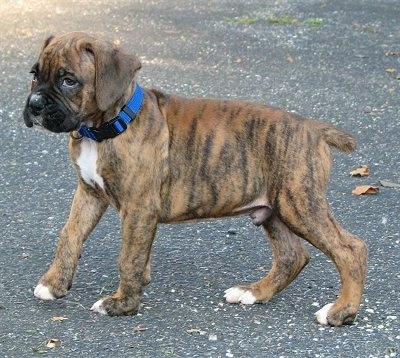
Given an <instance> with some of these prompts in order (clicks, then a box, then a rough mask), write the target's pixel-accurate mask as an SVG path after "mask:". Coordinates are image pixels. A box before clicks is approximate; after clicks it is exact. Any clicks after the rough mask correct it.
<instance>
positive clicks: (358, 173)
mask: <svg viewBox="0 0 400 358" xmlns="http://www.w3.org/2000/svg"><path fill="white" fill-rule="evenodd" d="M349 175H350V176H352V177H367V176H368V175H369V168H368V166H367V165H361V166H360V167H359V168H357V169H354V170H352V171H351V172H350V173H349Z"/></svg>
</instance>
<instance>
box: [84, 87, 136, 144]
mask: <svg viewBox="0 0 400 358" xmlns="http://www.w3.org/2000/svg"><path fill="white" fill-rule="evenodd" d="M143 97H144V95H143V90H142V89H141V88H140V86H139V85H138V84H136V88H135V92H134V93H133V95H132V97H131V99H130V100H129V101H128V103H127V104H126V105H125V106H123V107H122V109H121V111H120V112H119V113H118V115H117V116H116V117H115V118H113V119H111V120H110V121H108V122H106V123H104V124H102V125H101V126H100V127H87V126H85V125H84V124H83V125H82V126H81V127H80V128H79V130H78V133H79V134H80V135H81V136H82V137H87V138H90V139H92V140H94V141H96V142H101V141H102V140H104V139H109V138H114V137H116V136H117V135H118V134H121V133H122V132H124V131H125V130H126V128H127V127H128V124H129V123H130V122H132V121H133V120H134V119H135V117H136V115H137V113H138V112H139V111H140V108H141V107H142V104H143Z"/></svg>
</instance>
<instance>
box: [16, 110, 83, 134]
mask: <svg viewBox="0 0 400 358" xmlns="http://www.w3.org/2000/svg"><path fill="white" fill-rule="evenodd" d="M23 117H24V122H25V125H26V126H27V127H28V128H31V127H33V126H37V127H41V128H45V129H47V130H49V131H51V132H55V133H61V132H71V131H74V130H77V129H78V128H79V127H80V122H81V121H80V119H79V116H74V115H71V113H69V112H68V111H66V110H62V109H61V108H58V107H56V106H55V105H49V106H46V107H45V108H43V110H41V111H40V112H37V111H36V110H34V109H32V108H31V107H30V106H29V105H27V106H26V107H25V109H24V113H23Z"/></svg>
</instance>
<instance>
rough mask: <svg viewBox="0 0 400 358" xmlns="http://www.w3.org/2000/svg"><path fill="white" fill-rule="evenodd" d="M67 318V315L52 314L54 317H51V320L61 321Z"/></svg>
mask: <svg viewBox="0 0 400 358" xmlns="http://www.w3.org/2000/svg"><path fill="white" fill-rule="evenodd" d="M67 319H68V318H67V317H62V316H54V317H52V318H51V320H52V321H53V322H62V321H65V320H67Z"/></svg>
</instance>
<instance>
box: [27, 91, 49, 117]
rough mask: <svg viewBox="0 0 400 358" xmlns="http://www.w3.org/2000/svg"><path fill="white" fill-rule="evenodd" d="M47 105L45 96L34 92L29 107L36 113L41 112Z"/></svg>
mask: <svg viewBox="0 0 400 358" xmlns="http://www.w3.org/2000/svg"><path fill="white" fill-rule="evenodd" d="M45 106H46V100H45V98H44V97H43V96H42V95H40V94H37V93H33V94H32V95H31V97H30V98H29V107H30V109H31V110H32V112H33V113H34V114H40V112H42V111H43V109H44V107H45Z"/></svg>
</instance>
